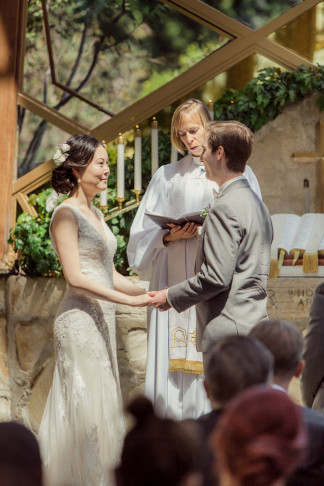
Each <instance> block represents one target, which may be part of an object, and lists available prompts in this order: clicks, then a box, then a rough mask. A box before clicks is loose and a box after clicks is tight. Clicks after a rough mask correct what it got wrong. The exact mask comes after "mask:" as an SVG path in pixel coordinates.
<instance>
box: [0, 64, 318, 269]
mask: <svg viewBox="0 0 324 486" xmlns="http://www.w3.org/2000/svg"><path fill="white" fill-rule="evenodd" d="M312 93H319V96H318V98H317V105H318V107H319V109H320V111H323V110H324V66H320V65H318V66H317V67H315V68H309V67H306V66H300V67H299V68H298V69H296V70H295V71H291V72H281V70H280V69H278V68H265V69H262V70H261V71H259V73H258V75H257V77H256V78H254V79H252V81H250V82H248V83H247V84H246V85H245V87H244V88H243V89H242V90H241V91H236V90H233V89H229V90H227V91H226V92H225V93H224V95H223V96H222V97H221V98H220V99H219V100H218V101H216V102H215V103H214V112H215V119H216V120H233V119H235V120H238V121H240V122H242V123H245V124H246V125H247V126H249V127H250V128H251V130H253V131H255V130H258V129H259V128H261V127H262V126H263V125H265V124H266V123H267V122H268V121H270V120H273V119H274V118H275V117H276V116H277V115H278V114H279V113H280V112H281V111H282V110H283V108H284V107H285V106H286V105H288V104H292V103H297V102H298V101H301V100H303V99H304V98H305V97H306V96H308V95H310V94H312ZM108 154H109V159H110V165H111V174H110V176H109V186H110V188H109V189H108V190H107V197H108V208H107V209H104V210H103V212H104V214H107V213H108V211H109V208H112V207H115V206H116V205H117V204H116V201H115V197H116V185H117V174H116V147H114V148H113V149H111V148H110V149H109V151H108ZM142 160H143V164H142V167H143V170H142V174H143V176H142V177H143V188H144V189H146V187H147V186H148V184H149V181H150V178H151V138H150V136H149V135H147V136H144V137H143V140H142ZM159 160H160V165H163V164H166V163H169V161H170V135H169V133H164V132H160V133H159ZM133 177H134V159H133V157H126V159H125V186H126V187H133V186H134V179H133ZM50 192H51V189H46V190H44V191H42V192H41V193H39V194H37V195H36V194H32V195H31V196H30V198H29V202H30V204H32V205H33V206H34V207H35V208H36V210H37V213H38V215H37V217H32V216H31V215H29V214H27V213H22V214H21V215H20V216H19V217H18V219H17V224H16V226H15V228H14V229H12V230H11V233H10V239H9V242H10V243H11V244H12V246H13V248H14V250H15V251H16V252H17V260H16V264H15V269H16V271H17V272H23V273H25V274H26V275H30V276H33V277H35V276H60V275H62V268H61V266H60V263H59V261H58V258H57V255H56V252H55V251H54V248H53V247H52V244H51V241H50V237H49V224H50V220H51V216H52V214H51V213H48V212H47V211H46V207H45V205H46V199H47V198H48V197H49V194H50ZM125 197H126V198H127V200H129V199H131V198H133V197H134V195H133V194H132V192H131V191H125ZM94 204H95V205H96V206H97V207H100V198H99V196H96V198H95V199H94ZM134 216H135V210H133V211H129V212H128V213H125V214H123V215H120V216H117V217H115V218H113V219H111V220H110V221H109V227H110V228H111V230H112V232H113V233H114V235H115V236H116V238H117V244H118V248H117V253H116V257H115V264H116V268H117V270H118V271H120V272H121V273H123V274H127V273H128V272H129V271H130V269H129V268H128V263H127V255H126V248H127V244H128V237H129V231H130V227H131V224H132V221H133V219H134Z"/></svg>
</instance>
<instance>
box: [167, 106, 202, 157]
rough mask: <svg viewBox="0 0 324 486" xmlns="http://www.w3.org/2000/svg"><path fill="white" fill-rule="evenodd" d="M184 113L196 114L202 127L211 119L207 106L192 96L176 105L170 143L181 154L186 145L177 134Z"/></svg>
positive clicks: (187, 114) (188, 114)
mask: <svg viewBox="0 0 324 486" xmlns="http://www.w3.org/2000/svg"><path fill="white" fill-rule="evenodd" d="M184 115H186V116H190V115H196V116H197V117H198V119H199V122H200V124H201V126H203V127H205V126H206V125H207V123H209V122H210V121H211V118H210V114H209V111H208V108H207V106H206V105H205V104H204V103H203V102H202V101H200V100H196V99H193V98H192V99H190V100H187V101H185V102H184V103H181V105H180V106H178V108H177V109H176V111H175V112H174V114H173V117H172V121H171V143H172V145H173V146H174V147H175V148H176V149H177V151H178V152H179V153H180V154H182V155H184V153H185V150H186V146H185V144H184V143H183V141H182V140H181V137H180V135H179V128H180V125H181V121H182V117H183V116H184Z"/></svg>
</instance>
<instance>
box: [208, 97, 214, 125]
mask: <svg viewBox="0 0 324 486" xmlns="http://www.w3.org/2000/svg"><path fill="white" fill-rule="evenodd" d="M208 111H209V116H210V119H211V120H214V103H213V102H212V100H209V102H208Z"/></svg>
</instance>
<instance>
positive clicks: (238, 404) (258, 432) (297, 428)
mask: <svg viewBox="0 0 324 486" xmlns="http://www.w3.org/2000/svg"><path fill="white" fill-rule="evenodd" d="M211 442H212V445H213V448H214V451H215V454H216V457H217V468H218V473H219V478H220V486H283V485H285V484H286V483H285V481H286V478H287V477H288V476H289V475H290V474H291V473H292V471H293V470H294V469H295V467H296V466H297V465H298V464H299V463H300V462H301V461H302V458H303V454H304V449H305V446H306V431H305V426H304V423H303V417H302V414H301V410H300V409H299V408H298V407H297V406H296V405H295V404H294V403H293V402H292V401H291V400H290V398H289V397H288V396H287V395H286V394H284V393H282V392H280V391H278V390H275V389H273V388H270V387H263V386H257V387H253V388H250V389H248V390H245V391H244V392H242V393H241V394H240V395H238V396H237V397H236V398H235V399H234V400H233V401H232V402H231V403H230V404H229V405H228V406H227V408H226V411H225V412H224V414H223V415H222V417H221V419H220V421H219V424H218V426H217V428H216V430H215V432H214V434H213V436H212V438H211ZM295 484H297V483H295ZM318 484H320V483H318Z"/></svg>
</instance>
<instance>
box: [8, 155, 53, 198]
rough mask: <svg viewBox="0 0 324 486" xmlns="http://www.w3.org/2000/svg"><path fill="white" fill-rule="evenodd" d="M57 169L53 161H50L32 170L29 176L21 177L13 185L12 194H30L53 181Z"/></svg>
mask: <svg viewBox="0 0 324 486" xmlns="http://www.w3.org/2000/svg"><path fill="white" fill-rule="evenodd" d="M54 168H55V164H54V162H53V160H52V159H51V160H48V161H47V162H44V163H43V164H41V165H39V166H38V167H36V168H35V169H33V170H31V171H30V172H28V173H27V174H25V175H23V176H22V177H19V179H17V180H16V181H14V182H13V184H12V194H13V195H17V194H18V193H25V194H30V193H31V192H32V191H34V190H35V189H37V188H38V187H40V186H42V185H43V184H45V182H48V181H50V180H51V175H52V170H53V169H54Z"/></svg>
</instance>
